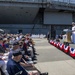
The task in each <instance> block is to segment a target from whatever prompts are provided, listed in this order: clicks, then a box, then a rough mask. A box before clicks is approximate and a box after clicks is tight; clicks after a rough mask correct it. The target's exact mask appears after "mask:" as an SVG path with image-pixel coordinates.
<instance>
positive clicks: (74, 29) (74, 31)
mask: <svg viewBox="0 0 75 75" xmlns="http://www.w3.org/2000/svg"><path fill="white" fill-rule="evenodd" d="M72 43H74V44H75V23H74V22H72Z"/></svg>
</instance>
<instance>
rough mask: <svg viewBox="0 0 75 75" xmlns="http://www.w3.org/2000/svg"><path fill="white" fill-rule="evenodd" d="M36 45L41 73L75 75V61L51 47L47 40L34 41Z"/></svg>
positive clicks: (38, 66) (37, 65)
mask: <svg viewBox="0 0 75 75" xmlns="http://www.w3.org/2000/svg"><path fill="white" fill-rule="evenodd" d="M34 41H35V43H36V45H35V48H36V51H37V53H38V55H37V64H35V66H36V67H37V68H38V69H39V70H40V71H41V72H48V73H49V75H75V60H74V59H73V58H71V57H70V56H68V55H67V54H65V53H64V52H62V51H60V50H58V49H57V48H55V47H54V46H52V45H50V44H49V43H48V42H47V40H46V39H34Z"/></svg>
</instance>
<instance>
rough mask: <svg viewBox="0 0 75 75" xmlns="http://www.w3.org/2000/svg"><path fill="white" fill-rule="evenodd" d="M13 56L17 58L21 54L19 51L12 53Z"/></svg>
mask: <svg viewBox="0 0 75 75" xmlns="http://www.w3.org/2000/svg"><path fill="white" fill-rule="evenodd" d="M12 55H13V56H18V55H22V52H21V51H14V52H13V54H12Z"/></svg>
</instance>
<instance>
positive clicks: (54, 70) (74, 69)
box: [35, 60, 75, 75]
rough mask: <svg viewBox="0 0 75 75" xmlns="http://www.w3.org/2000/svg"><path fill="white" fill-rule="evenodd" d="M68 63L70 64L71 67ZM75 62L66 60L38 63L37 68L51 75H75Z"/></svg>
mask: <svg viewBox="0 0 75 75" xmlns="http://www.w3.org/2000/svg"><path fill="white" fill-rule="evenodd" d="M67 62H70V64H72V66H71V65H69V64H68V63H67ZM74 62H75V60H66V61H65V60H64V61H54V62H43V63H37V64H35V66H36V67H37V68H38V69H39V70H41V72H48V73H49V75H75V66H73V65H75V63H74Z"/></svg>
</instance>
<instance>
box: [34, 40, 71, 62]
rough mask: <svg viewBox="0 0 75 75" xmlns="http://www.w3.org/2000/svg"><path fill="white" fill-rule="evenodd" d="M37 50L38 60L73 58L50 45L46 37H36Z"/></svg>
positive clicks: (49, 60)
mask: <svg viewBox="0 0 75 75" xmlns="http://www.w3.org/2000/svg"><path fill="white" fill-rule="evenodd" d="M35 42H36V45H35V48H36V51H37V54H38V55H37V61H38V62H51V61H60V60H69V59H72V58H71V57H70V56H68V55H67V54H65V53H64V52H62V51H61V50H59V49H57V48H56V47H54V46H52V45H50V44H49V43H48V42H47V40H46V39H38V40H37V39H35Z"/></svg>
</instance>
